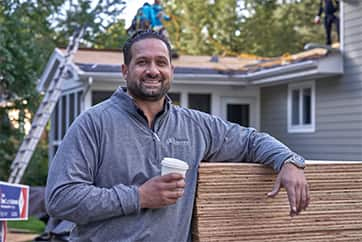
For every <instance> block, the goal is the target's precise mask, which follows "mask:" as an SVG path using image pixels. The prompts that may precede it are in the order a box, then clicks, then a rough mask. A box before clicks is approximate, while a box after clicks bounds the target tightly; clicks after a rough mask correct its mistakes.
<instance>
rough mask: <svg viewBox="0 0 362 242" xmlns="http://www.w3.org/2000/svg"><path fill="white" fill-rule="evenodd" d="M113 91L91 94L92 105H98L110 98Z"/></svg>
mask: <svg viewBox="0 0 362 242" xmlns="http://www.w3.org/2000/svg"><path fill="white" fill-rule="evenodd" d="M112 94H113V91H94V92H92V105H96V104H97V103H100V102H102V101H104V100H106V99H107V98H109V97H110V96H112Z"/></svg>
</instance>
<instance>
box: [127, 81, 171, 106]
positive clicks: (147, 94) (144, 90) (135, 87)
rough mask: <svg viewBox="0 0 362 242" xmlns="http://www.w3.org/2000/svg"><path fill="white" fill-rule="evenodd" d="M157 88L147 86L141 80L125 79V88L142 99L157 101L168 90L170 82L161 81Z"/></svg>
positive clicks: (135, 96)
mask: <svg viewBox="0 0 362 242" xmlns="http://www.w3.org/2000/svg"><path fill="white" fill-rule="evenodd" d="M160 84H161V85H160V86H159V87H158V88H148V87H146V86H145V85H144V83H143V81H127V90H128V91H129V93H130V94H131V95H132V96H133V97H134V98H138V99H140V100H144V101H153V102H154V101H159V100H160V99H162V98H163V97H164V96H165V95H166V93H167V92H168V90H169V89H170V84H169V83H165V82H164V81H161V83H160Z"/></svg>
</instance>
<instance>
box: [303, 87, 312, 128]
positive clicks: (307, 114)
mask: <svg viewBox="0 0 362 242" xmlns="http://www.w3.org/2000/svg"><path fill="white" fill-rule="evenodd" d="M311 105H312V102H311V89H310V88H306V89H303V124H311V123H312V120H311V117H312V113H311V112H312V107H311Z"/></svg>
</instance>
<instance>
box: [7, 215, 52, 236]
mask: <svg viewBox="0 0 362 242" xmlns="http://www.w3.org/2000/svg"><path fill="white" fill-rule="evenodd" d="M7 223H8V226H9V228H11V229H21V230H26V231H29V232H33V233H39V234H40V233H42V232H44V228H45V224H44V223H43V222H42V221H40V220H38V219H36V218H33V217H30V218H29V219H28V220H26V221H9V222H7Z"/></svg>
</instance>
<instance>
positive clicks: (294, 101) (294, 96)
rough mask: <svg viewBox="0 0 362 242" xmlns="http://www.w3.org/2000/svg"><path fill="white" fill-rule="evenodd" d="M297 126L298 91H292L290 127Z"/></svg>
mask: <svg viewBox="0 0 362 242" xmlns="http://www.w3.org/2000/svg"><path fill="white" fill-rule="evenodd" d="M298 124H299V90H293V91H292V125H298Z"/></svg>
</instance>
